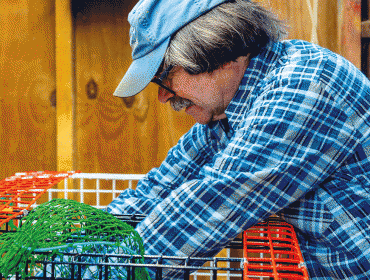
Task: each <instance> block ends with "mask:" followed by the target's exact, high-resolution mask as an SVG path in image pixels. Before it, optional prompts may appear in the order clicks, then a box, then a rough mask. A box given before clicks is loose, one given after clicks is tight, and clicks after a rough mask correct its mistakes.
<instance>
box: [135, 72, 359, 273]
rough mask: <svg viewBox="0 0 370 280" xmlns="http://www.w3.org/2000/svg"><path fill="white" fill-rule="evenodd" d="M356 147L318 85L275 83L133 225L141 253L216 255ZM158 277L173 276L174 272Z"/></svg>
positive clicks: (337, 111)
mask: <svg viewBox="0 0 370 280" xmlns="http://www.w3.org/2000/svg"><path fill="white" fill-rule="evenodd" d="M356 145H357V142H356V138H355V137H354V135H353V129H352V128H351V127H349V126H348V125H347V124H346V116H345V115H344V114H343V112H342V111H341V110H340V108H338V106H337V104H335V100H334V98H332V96H331V95H330V94H329V93H328V92H326V91H325V88H323V87H322V86H320V84H318V83H316V82H314V81H310V80H299V79H297V80H295V81H291V80H290V81H289V80H283V81H280V82H279V83H275V84H274V85H273V86H270V87H269V88H267V89H264V90H263V91H262V93H261V94H260V95H259V97H258V98H257V99H256V100H255V101H254V102H253V105H252V107H251V108H250V110H249V111H248V113H247V114H246V116H245V117H244V118H243V120H242V121H241V122H240V124H239V126H238V128H237V129H236V130H235V133H234V136H233V137H232V139H231V141H230V142H229V144H228V145H227V146H226V148H225V149H223V150H222V151H220V152H218V153H216V154H215V156H214V157H213V159H212V160H211V161H208V162H206V163H205V164H204V165H203V166H202V167H201V168H199V167H197V168H196V169H195V170H196V171H195V172H196V173H199V175H198V176H196V177H193V178H190V177H189V178H188V180H187V181H186V182H185V183H183V184H181V185H179V187H178V188H175V189H173V190H172V191H171V192H168V193H166V197H165V198H164V199H163V200H162V201H160V202H159V203H158V205H156V206H155V207H154V208H153V210H152V211H151V212H150V214H149V216H148V217H147V218H146V219H144V220H143V221H142V222H141V223H140V224H139V225H138V227H137V228H136V230H137V231H138V232H139V234H140V235H141V236H142V238H143V241H144V246H145V249H146V253H147V254H154V255H157V254H158V255H162V254H163V255H175V256H197V257H205V256H212V255H215V254H216V253H217V252H219V251H220V250H221V249H222V248H224V247H225V246H226V245H227V244H228V243H229V242H230V241H231V240H233V239H234V238H235V237H236V236H237V235H238V234H239V233H241V232H242V231H243V230H245V229H247V228H249V227H250V226H252V225H254V224H256V223H257V222H259V221H261V220H263V219H265V218H267V217H269V216H270V215H271V214H274V213H276V212H278V211H279V210H281V209H283V208H285V207H287V206H289V204H290V203H292V202H294V201H296V200H297V199H299V198H300V197H302V196H303V195H304V194H305V193H306V192H308V191H309V190H311V189H313V188H315V187H317V186H318V184H319V183H320V182H322V181H323V180H325V179H326V178H328V176H329V175H330V174H331V173H333V172H334V171H335V169H336V168H338V166H339V165H340V164H341V163H342V162H343V161H344V159H345V157H346V155H348V154H350V153H351V152H352V149H353V147H355V146H356ZM169 168H170V166H169ZM182 168H185V166H182ZM186 170H187V172H189V171H190V170H189V169H186ZM164 274H165V278H166V279H167V278H168V279H177V278H178V277H179V272H178V271H175V270H173V271H172V270H170V269H167V270H166V271H164Z"/></svg>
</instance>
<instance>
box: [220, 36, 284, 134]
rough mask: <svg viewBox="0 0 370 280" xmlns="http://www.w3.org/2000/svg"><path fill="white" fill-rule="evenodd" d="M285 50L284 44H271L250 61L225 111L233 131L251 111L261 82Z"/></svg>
mask: <svg viewBox="0 0 370 280" xmlns="http://www.w3.org/2000/svg"><path fill="white" fill-rule="evenodd" d="M283 48H284V45H283V43H282V42H271V43H269V44H268V45H266V46H265V47H263V48H262V49H261V51H260V52H259V54H258V55H257V56H255V57H253V58H252V59H251V60H250V62H249V65H248V67H247V69H246V71H245V73H244V77H243V79H242V81H241V82H240V85H239V89H238V91H237V92H236V94H235V96H234V97H233V99H232V100H231V102H230V104H229V105H228V107H227V109H226V111H225V114H226V116H227V118H228V121H229V125H230V126H231V128H232V129H233V130H235V129H236V128H237V126H238V124H239V122H240V120H241V117H242V116H243V115H244V113H245V112H246V111H247V110H248V109H249V107H250V102H251V100H253V98H252V97H253V96H255V95H256V94H257V93H258V88H259V87H260V84H261V81H262V80H263V79H264V78H265V77H266V76H267V75H268V74H269V73H270V72H271V71H273V70H274V69H276V64H277V62H278V60H279V58H280V57H281V55H282V52H283V51H284V50H283Z"/></svg>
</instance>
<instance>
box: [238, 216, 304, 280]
mask: <svg viewBox="0 0 370 280" xmlns="http://www.w3.org/2000/svg"><path fill="white" fill-rule="evenodd" d="M243 249H244V260H245V261H244V276H243V277H244V280H246V279H276V280H285V279H286V280H290V279H295V280H308V279H309V277H308V273H307V269H306V267H305V266H304V261H303V257H302V254H301V251H300V249H299V244H298V240H297V236H296V234H295V231H294V229H293V226H292V225H290V224H288V223H287V222H285V221H283V220H281V219H279V218H269V219H268V220H266V221H265V222H262V223H259V224H257V225H255V226H253V227H252V228H250V229H248V230H246V231H245V232H244V233H243Z"/></svg>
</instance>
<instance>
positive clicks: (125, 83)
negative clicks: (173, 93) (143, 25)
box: [113, 38, 170, 97]
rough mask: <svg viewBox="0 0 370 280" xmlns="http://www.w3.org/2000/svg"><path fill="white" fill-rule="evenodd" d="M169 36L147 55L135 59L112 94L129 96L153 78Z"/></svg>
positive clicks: (140, 89) (137, 91) (136, 92)
mask: <svg viewBox="0 0 370 280" xmlns="http://www.w3.org/2000/svg"><path fill="white" fill-rule="evenodd" d="M169 42H170V38H168V39H167V40H165V41H164V42H162V44H160V45H159V46H158V47H157V48H156V49H154V50H153V51H152V52H150V53H148V54H147V55H145V56H143V57H141V58H138V59H135V60H134V61H133V62H132V63H131V65H130V67H129V68H128V70H127V72H126V73H125V76H124V77H123V78H122V80H121V82H120V83H119V85H118V87H117V88H116V90H115V92H114V93H113V95H114V96H119V97H129V96H133V95H136V94H138V93H139V92H141V91H142V90H143V89H144V88H146V87H147V85H148V84H149V83H150V81H151V80H152V79H153V77H154V75H155V73H156V72H157V71H158V68H159V66H160V65H161V62H162V60H163V56H164V54H165V52H166V49H167V47H168V44H169Z"/></svg>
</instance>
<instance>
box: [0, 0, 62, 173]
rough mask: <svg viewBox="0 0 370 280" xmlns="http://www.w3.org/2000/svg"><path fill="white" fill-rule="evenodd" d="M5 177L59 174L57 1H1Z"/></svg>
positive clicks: (1, 162)
mask: <svg viewBox="0 0 370 280" xmlns="http://www.w3.org/2000/svg"><path fill="white" fill-rule="evenodd" d="M0 26H1V27H0V179H2V178H5V177H7V176H10V175H12V174H14V173H15V172H20V171H31V170H56V168H57V163H56V126H55V124H56V119H55V116H56V110H55V100H56V98H55V93H56V92H55V49H54V41H55V40H54V38H55V37H54V34H55V16H54V1H45V0H12V1H7V0H6V1H1V8H0Z"/></svg>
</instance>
